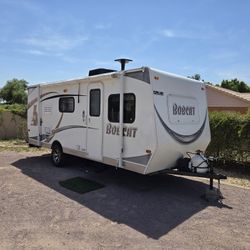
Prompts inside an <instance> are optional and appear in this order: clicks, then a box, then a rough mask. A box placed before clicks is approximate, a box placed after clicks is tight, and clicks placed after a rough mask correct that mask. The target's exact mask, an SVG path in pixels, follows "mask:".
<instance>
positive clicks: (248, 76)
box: [215, 65, 250, 85]
mask: <svg viewBox="0 0 250 250" xmlns="http://www.w3.org/2000/svg"><path fill="white" fill-rule="evenodd" d="M215 74H216V76H217V77H219V78H220V79H221V80H223V79H234V78H237V79H239V80H242V81H244V82H246V83H247V84H248V85H249V84H250V72H249V67H247V65H232V66H231V67H228V68H226V69H220V70H216V71H215Z"/></svg>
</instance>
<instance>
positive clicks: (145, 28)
mask: <svg viewBox="0 0 250 250" xmlns="http://www.w3.org/2000/svg"><path fill="white" fill-rule="evenodd" d="M249 11H250V1H248V0H238V1H236V0H234V1H233V0H228V1H224V0H217V1H215V0H189V1H184V0H183V1H181V0H173V1H164V0H159V1H152V0H151V1H147V0H144V1H139V0H134V1H130V0H126V1H113V0H105V1H101V0H100V1H97V0H91V1H88V0H86V1H81V0H71V1H60V0H50V1H49V0H43V1H42V0H40V1H39V0H0V16H1V19H0V86H2V85H3V84H5V83H6V81H7V80H9V79H12V78H22V79H25V80H27V81H28V82H30V84H32V83H39V82H48V81H56V80H63V79H70V78H74V77H79V76H85V75H87V74H88V70H89V69H92V68H98V67H107V68H114V69H119V65H118V64H117V63H115V62H113V60H114V59H115V58H119V57H127V58H130V59H133V60H134V62H133V63H131V64H129V65H128V67H127V68H135V67H140V66H150V67H153V68H157V69H160V70H164V71H168V72H171V73H176V74H179V75H183V76H188V75H193V74H195V73H199V74H201V76H202V78H203V79H205V80H206V81H210V82H213V83H220V82H221V81H222V79H231V78H239V79H241V80H243V81H245V82H247V83H248V85H250V14H249Z"/></svg>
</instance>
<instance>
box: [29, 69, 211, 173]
mask: <svg viewBox="0 0 250 250" xmlns="http://www.w3.org/2000/svg"><path fill="white" fill-rule="evenodd" d="M28 136H29V144H31V145H35V146H39V147H40V146H43V147H47V148H51V150H52V161H53V163H54V164H55V165H56V166H60V165H61V164H62V160H63V156H64V154H71V155H75V156H79V157H82V158H87V159H90V160H94V161H98V162H102V163H105V164H109V165H112V166H115V167H117V168H123V169H127V170H131V171H134V172H137V173H141V174H150V173H155V172H158V171H161V170H165V169H172V168H174V167H175V166H176V164H177V161H178V160H179V159H182V158H184V157H185V156H186V153H187V152H195V151H197V150H200V151H205V149H206V147H207V145H208V143H209V142H210V128H209V120H208V111H207V99H206V88H205V83H203V82H200V81H196V80H193V79H189V78H186V77H181V76H177V75H174V74H170V73H167V72H162V71H159V70H156V69H152V68H149V67H142V68H136V69H129V70H125V69H124V67H123V68H122V70H121V71H113V70H108V69H96V70H91V71H90V74H89V76H88V77H84V78H77V79H72V80H67V81H60V82H54V83H48V84H47V83H45V84H38V85H34V86H30V87H29V88H28Z"/></svg>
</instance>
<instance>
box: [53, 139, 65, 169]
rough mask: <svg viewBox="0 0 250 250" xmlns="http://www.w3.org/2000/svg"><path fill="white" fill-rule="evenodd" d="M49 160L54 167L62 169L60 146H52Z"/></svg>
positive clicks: (62, 155) (62, 157)
mask: <svg viewBox="0 0 250 250" xmlns="http://www.w3.org/2000/svg"><path fill="white" fill-rule="evenodd" d="M51 160H52V163H53V164H54V165H55V166H56V167H62V166H63V161H64V154H63V151H62V147H61V145H60V144H54V145H52V148H51Z"/></svg>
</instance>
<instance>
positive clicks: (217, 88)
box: [206, 84, 250, 105]
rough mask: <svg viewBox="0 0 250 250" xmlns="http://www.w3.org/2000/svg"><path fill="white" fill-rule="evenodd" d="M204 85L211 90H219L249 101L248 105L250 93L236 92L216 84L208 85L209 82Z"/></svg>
mask: <svg viewBox="0 0 250 250" xmlns="http://www.w3.org/2000/svg"><path fill="white" fill-rule="evenodd" d="M206 87H207V88H211V89H213V90H216V91H218V92H221V93H223V94H226V95H229V96H233V97H236V98H238V99H240V100H242V101H245V102H247V103H249V105H250V93H239V92H236V91H233V90H230V89H225V88H222V87H217V86H214V85H210V84H206Z"/></svg>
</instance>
